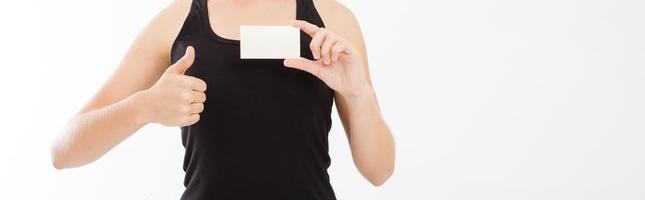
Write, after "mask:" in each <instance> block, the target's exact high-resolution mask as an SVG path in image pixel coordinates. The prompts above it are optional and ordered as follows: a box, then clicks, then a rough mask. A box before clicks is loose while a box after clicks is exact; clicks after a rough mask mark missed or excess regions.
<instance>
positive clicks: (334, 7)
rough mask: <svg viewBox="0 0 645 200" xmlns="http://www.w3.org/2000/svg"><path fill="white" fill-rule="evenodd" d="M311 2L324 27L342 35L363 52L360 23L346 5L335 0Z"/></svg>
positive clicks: (315, 0) (314, 0)
mask: <svg viewBox="0 0 645 200" xmlns="http://www.w3.org/2000/svg"><path fill="white" fill-rule="evenodd" d="M313 2H314V5H315V6H316V10H317V11H318V14H320V17H321V18H322V20H323V22H324V23H325V28H327V29H329V30H331V31H333V32H335V33H336V34H338V35H340V36H342V37H344V38H345V39H346V40H347V41H349V42H351V43H352V44H353V45H355V46H356V47H357V48H359V49H360V50H362V51H363V53H364V51H365V48H364V46H365V44H364V41H363V34H362V32H361V28H360V25H359V23H358V20H357V19H356V16H355V15H354V13H353V12H352V11H351V10H350V9H349V8H348V7H347V6H345V5H343V4H342V3H340V2H338V1H336V0H313Z"/></svg>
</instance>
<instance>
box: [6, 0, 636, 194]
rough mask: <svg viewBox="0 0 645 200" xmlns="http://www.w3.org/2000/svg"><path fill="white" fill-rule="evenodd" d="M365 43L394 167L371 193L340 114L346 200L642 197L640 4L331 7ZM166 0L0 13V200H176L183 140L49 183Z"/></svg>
mask: <svg viewBox="0 0 645 200" xmlns="http://www.w3.org/2000/svg"><path fill="white" fill-rule="evenodd" d="M342 2H344V3H345V4H346V5H348V6H349V7H350V8H352V9H353V10H354V12H355V13H356V15H357V17H358V18H359V21H360V23H361V24H362V28H363V31H364V34H365V37H366V40H367V45H368V52H369V57H370V64H371V66H370V67H371V71H372V76H373V79H374V84H375V87H376V90H377V92H378V95H379V98H380V103H381V106H382V109H383V113H384V116H385V118H386V120H387V121H388V122H389V125H390V126H391V128H392V130H393V132H394V134H395V137H396V141H397V146H398V149H397V150H398V151H397V168H396V172H395V174H394V176H393V177H392V178H391V179H390V180H389V181H388V182H387V183H386V184H385V185H384V186H383V187H381V188H373V187H371V186H370V185H369V183H368V182H367V181H365V180H363V179H362V178H361V177H360V175H359V174H358V172H357V171H356V169H355V168H354V167H353V165H352V162H351V157H350V154H349V149H348V145H347V142H346V139H345V136H344V134H343V132H342V128H341V126H340V122H339V121H338V118H337V117H335V118H334V126H333V129H332V132H331V133H330V148H331V151H330V154H331V157H332V166H331V168H330V170H329V172H330V174H331V177H332V184H333V186H334V188H335V190H336V193H337V196H338V198H339V199H341V200H347V199H350V200H352V199H374V200H378V199H419V200H421V199H423V200H425V199H478V200H480V199H483V200H487V199H490V200H493V199H494V200H497V199H508V200H515V199H566V200H571V199H585V200H589V199H592V200H596V199H597V200H600V199H628V200H629V199H645V170H643V169H645V145H643V144H644V143H645V105H644V103H645V37H643V36H644V35H645V12H643V11H645V1H642V0H584V1H583V0H523V1H517V0H486V1H482V0H438V1H418V0H399V1H368V0H342ZM168 3H169V0H139V1H129V0H113V1H82V0H57V1H51V0H33V1H2V3H0V25H1V27H2V28H1V31H0V42H1V43H0V44H1V45H2V47H0V51H1V52H0V57H1V58H2V62H0V67H1V69H2V73H0V91H2V96H1V98H0V99H1V101H2V102H1V103H0V113H1V116H2V119H1V122H2V131H0V133H1V135H0V199H106V200H107V199H110V200H111V199H178V198H179V196H180V195H181V192H182V191H183V185H182V181H183V171H182V169H181V166H182V159H183V152H184V150H183V147H182V146H181V142H180V134H179V129H178V128H167V127H163V126H160V125H149V126H147V127H145V128H144V129H142V130H141V131H139V132H138V133H137V134H135V135H134V136H133V137H131V138H130V139H128V140H127V141H125V142H124V143H122V144H121V145H119V146H118V147H116V148H115V149H114V150H112V151H111V152H110V153H109V154H108V155H106V156H105V157H103V158H102V159H100V160H99V161H97V162H95V163H93V164H91V165H88V166H85V167H83V168H78V169H71V170H63V171H57V170H54V168H53V167H51V163H50V158H49V148H50V145H51V141H52V139H53V137H54V136H55V135H56V134H57V133H58V131H60V130H61V128H62V127H63V125H64V123H65V122H66V121H67V120H68V119H69V118H70V117H71V116H72V115H73V114H74V113H75V112H76V111H78V109H80V107H81V106H82V105H83V104H84V103H85V102H86V101H87V100H88V99H89V98H90V97H91V96H92V95H93V94H94V92H95V91H96V90H97V88H98V87H99V86H100V85H101V84H102V82H103V81H104V80H105V79H106V78H107V77H108V76H109V75H110V73H111V72H112V71H113V69H114V68H115V66H116V65H117V63H118V62H119V61H120V59H121V57H122V56H123V55H124V53H125V51H126V50H127V48H128V46H129V45H130V43H131V41H132V40H133V39H134V37H135V36H136V34H137V33H138V32H139V31H140V30H141V29H142V27H143V26H144V25H145V24H146V23H147V22H148V21H149V20H150V19H151V17H152V16H153V15H154V14H156V13H157V12H158V11H159V10H160V9H161V8H163V7H164V6H165V5H167V4H168Z"/></svg>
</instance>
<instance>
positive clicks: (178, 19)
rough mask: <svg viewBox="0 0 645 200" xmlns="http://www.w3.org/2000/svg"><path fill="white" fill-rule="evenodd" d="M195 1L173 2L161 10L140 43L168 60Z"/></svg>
mask: <svg viewBox="0 0 645 200" xmlns="http://www.w3.org/2000/svg"><path fill="white" fill-rule="evenodd" d="M192 1H193V0H173V1H172V2H170V3H169V4H168V5H166V6H165V7H164V8H163V9H161V10H160V11H159V12H158V13H157V15H156V16H154V18H152V20H151V21H150V22H149V23H148V25H147V26H146V27H145V29H144V30H143V31H142V33H141V35H140V37H139V38H140V40H142V41H140V42H141V43H142V44H143V45H146V46H148V48H150V49H156V51H157V55H159V56H160V57H162V58H167V57H168V54H169V52H170V48H171V47H172V43H173V42H174V40H175V38H176V37H177V35H179V31H180V30H181V28H182V25H183V24H184V21H185V20H186V18H187V16H188V14H189V12H190V8H191V6H192Z"/></svg>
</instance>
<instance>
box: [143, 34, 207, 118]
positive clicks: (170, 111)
mask: <svg viewBox="0 0 645 200" xmlns="http://www.w3.org/2000/svg"><path fill="white" fill-rule="evenodd" d="M194 59H195V50H194V49H193V47H190V46H189V47H188V48H187V49H186V54H185V55H184V57H182V58H181V59H180V60H179V61H177V62H176V63H175V64H173V65H171V66H170V67H168V69H166V71H165V72H164V73H163V75H162V76H161V78H159V80H158V81H157V83H155V84H154V85H153V86H152V87H150V88H149V89H147V90H145V91H143V92H142V93H143V94H142V96H143V98H144V102H145V103H143V104H144V106H145V107H146V108H145V109H144V110H145V111H144V112H145V113H146V116H147V117H146V118H147V119H148V121H149V122H154V123H159V124H163V125H165V126H189V125H192V124H194V123H196V122H197V121H199V113H201V112H202V111H203V110H204V101H206V94H204V91H206V83H205V82H204V81H202V80H201V79H198V78H195V77H192V76H187V75H184V73H185V72H186V70H187V69H188V68H189V67H190V66H191V65H192V64H193V61H194Z"/></svg>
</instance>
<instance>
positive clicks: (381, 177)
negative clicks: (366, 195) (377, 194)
mask: <svg viewBox="0 0 645 200" xmlns="http://www.w3.org/2000/svg"><path fill="white" fill-rule="evenodd" d="M393 173H394V172H393V170H385V171H383V172H379V173H375V174H372V175H369V176H366V177H365V178H366V179H367V181H369V182H370V183H371V184H372V185H373V186H375V187H381V186H382V185H383V184H385V182H387V180H388V179H390V177H392V174H393Z"/></svg>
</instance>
